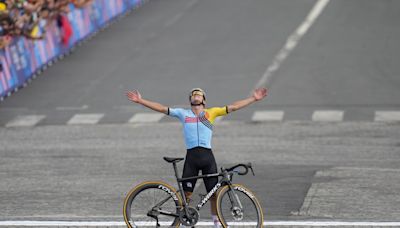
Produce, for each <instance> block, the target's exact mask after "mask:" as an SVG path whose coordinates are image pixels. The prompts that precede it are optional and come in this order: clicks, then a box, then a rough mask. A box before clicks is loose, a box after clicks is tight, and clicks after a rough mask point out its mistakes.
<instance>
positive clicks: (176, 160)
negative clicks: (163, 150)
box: [164, 157, 184, 163]
mask: <svg viewBox="0 0 400 228" xmlns="http://www.w3.org/2000/svg"><path fill="white" fill-rule="evenodd" d="M164 160H165V161H167V162H169V163H172V162H179V161H182V160H184V158H170V157H164Z"/></svg>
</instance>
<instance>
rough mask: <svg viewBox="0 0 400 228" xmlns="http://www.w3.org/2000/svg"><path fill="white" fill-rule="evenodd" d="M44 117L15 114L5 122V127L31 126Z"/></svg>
mask: <svg viewBox="0 0 400 228" xmlns="http://www.w3.org/2000/svg"><path fill="white" fill-rule="evenodd" d="M44 118H46V116H44V115H26V116H17V117H16V118H15V119H13V120H11V121H10V122H8V123H7V124H6V127H32V126H35V125H36V124H38V123H39V122H40V121H41V120H43V119H44Z"/></svg>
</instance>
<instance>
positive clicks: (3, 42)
mask: <svg viewBox="0 0 400 228" xmlns="http://www.w3.org/2000/svg"><path fill="white" fill-rule="evenodd" d="M92 2H93V0H0V49H1V48H4V47H6V46H7V45H9V44H10V43H11V41H12V38H13V37H18V36H24V37H26V38H28V39H33V40H36V39H43V38H44V36H45V33H46V25H47V24H49V23H51V22H53V21H56V22H57V25H58V27H59V28H60V31H61V34H62V35H61V37H62V40H61V41H62V42H63V44H65V45H67V44H68V41H69V38H70V37H71V35H72V28H71V24H70V22H69V20H68V18H67V17H66V14H67V13H68V12H69V9H70V7H69V4H73V5H74V6H75V7H78V8H81V7H85V6H87V5H88V4H90V3H92Z"/></svg>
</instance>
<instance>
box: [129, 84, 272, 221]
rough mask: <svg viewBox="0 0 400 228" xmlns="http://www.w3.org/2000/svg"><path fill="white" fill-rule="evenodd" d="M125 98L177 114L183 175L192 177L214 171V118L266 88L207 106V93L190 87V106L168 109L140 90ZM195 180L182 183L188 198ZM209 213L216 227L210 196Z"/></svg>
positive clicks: (250, 100) (259, 97) (214, 181)
mask: <svg viewBox="0 0 400 228" xmlns="http://www.w3.org/2000/svg"><path fill="white" fill-rule="evenodd" d="M126 96H127V97H128V99H129V100H130V101H132V102H135V103H138V104H141V105H143V106H145V107H148V108H150V109H152V110H155V111H158V112H161V113H165V114H167V115H169V116H173V117H176V118H178V119H179V120H180V122H182V124H183V133H184V137H185V144H186V148H187V153H186V159H185V164H184V167H183V174H182V177H192V176H197V175H199V171H200V170H201V172H202V174H212V173H217V171H218V170H217V164H216V162H215V158H214V155H213V153H212V150H211V138H212V131H213V125H214V121H215V119H216V117H218V116H224V115H227V114H228V113H231V112H233V111H236V110H239V109H241V108H243V107H246V106H248V105H250V104H252V103H254V102H256V101H259V100H262V99H263V98H264V97H265V96H267V89H266V88H259V89H256V90H254V92H253V94H252V96H251V97H249V98H246V99H243V100H239V101H236V102H234V103H232V104H230V105H227V106H224V107H213V108H206V107H205V106H206V94H205V92H204V90H202V89H201V88H194V89H192V90H190V93H189V101H190V105H191V109H183V108H170V107H168V106H164V105H162V104H160V103H157V102H153V101H149V100H146V99H143V98H142V96H141V94H140V93H139V91H137V90H134V91H128V92H127V93H126ZM217 182H218V178H217V177H212V178H205V179H204V184H205V186H206V190H207V192H210V191H211V190H212V188H213V187H214V186H215V185H216V184H217ZM195 184H196V179H194V180H189V181H186V182H183V183H182V185H183V186H182V187H183V190H184V191H185V196H186V198H187V199H188V200H190V197H191V195H192V193H193V190H194V187H195ZM210 200H211V216H212V219H213V222H214V227H219V221H218V217H217V215H216V214H217V209H216V197H215V195H213V196H212V197H211V199H210Z"/></svg>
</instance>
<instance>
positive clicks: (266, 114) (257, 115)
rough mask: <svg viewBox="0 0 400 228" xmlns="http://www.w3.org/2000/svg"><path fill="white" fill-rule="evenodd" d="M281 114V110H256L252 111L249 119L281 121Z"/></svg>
mask: <svg viewBox="0 0 400 228" xmlns="http://www.w3.org/2000/svg"><path fill="white" fill-rule="evenodd" d="M283 115H284V112H283V111H256V112H254V114H253V117H252V118H251V120H252V121H254V122H262V121H282V120H283Z"/></svg>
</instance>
